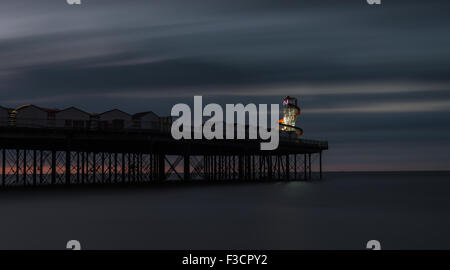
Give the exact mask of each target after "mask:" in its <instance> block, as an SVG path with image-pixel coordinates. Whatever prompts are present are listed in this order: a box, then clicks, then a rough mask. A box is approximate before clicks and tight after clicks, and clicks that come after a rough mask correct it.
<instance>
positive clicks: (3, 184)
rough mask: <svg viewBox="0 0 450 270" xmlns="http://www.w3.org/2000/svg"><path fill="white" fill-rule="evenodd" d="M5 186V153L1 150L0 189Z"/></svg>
mask: <svg viewBox="0 0 450 270" xmlns="http://www.w3.org/2000/svg"><path fill="white" fill-rule="evenodd" d="M5 186H6V152H5V148H3V149H2V187H5Z"/></svg>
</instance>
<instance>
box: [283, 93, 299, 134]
mask: <svg viewBox="0 0 450 270" xmlns="http://www.w3.org/2000/svg"><path fill="white" fill-rule="evenodd" d="M300 113H301V110H300V108H299V107H298V106H297V99H296V98H293V97H290V96H287V97H285V98H284V99H283V118H282V119H280V129H281V130H282V131H293V132H296V133H297V136H299V137H300V136H301V135H302V134H303V129H301V128H299V127H296V126H295V122H296V121H297V117H298V116H299V115H300Z"/></svg>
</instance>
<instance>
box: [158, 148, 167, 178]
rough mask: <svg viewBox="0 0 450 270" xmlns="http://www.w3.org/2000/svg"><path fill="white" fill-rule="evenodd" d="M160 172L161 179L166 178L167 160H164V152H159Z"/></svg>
mask: <svg viewBox="0 0 450 270" xmlns="http://www.w3.org/2000/svg"><path fill="white" fill-rule="evenodd" d="M158 174H159V180H160V181H164V180H166V162H165V160H164V154H159V162H158Z"/></svg>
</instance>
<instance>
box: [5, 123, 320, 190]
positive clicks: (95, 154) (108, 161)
mask: <svg viewBox="0 0 450 270" xmlns="http://www.w3.org/2000/svg"><path fill="white" fill-rule="evenodd" d="M327 149H328V143H327V142H326V141H314V140H304V139H297V138H295V139H292V138H283V137H281V138H280V144H279V147H278V149H276V150H273V151H261V150H260V140H205V139H202V140H174V139H173V138H172V137H171V134H170V133H168V132H162V131H151V130H133V129H130V130H126V129H121V130H113V129H111V130H88V129H74V128H71V129H65V128H26V127H11V126H5V127H0V174H1V175H0V187H3V188H6V187H9V186H39V185H78V184H133V183H157V182H164V181H176V180H178V181H195V180H204V181H270V180H276V181H295V180H311V179H313V178H319V179H320V178H322V154H323V151H325V150H327ZM314 169H315V170H314Z"/></svg>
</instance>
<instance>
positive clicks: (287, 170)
mask: <svg viewBox="0 0 450 270" xmlns="http://www.w3.org/2000/svg"><path fill="white" fill-rule="evenodd" d="M289 174H290V168H289V155H286V180H289V177H290V175H289Z"/></svg>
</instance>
